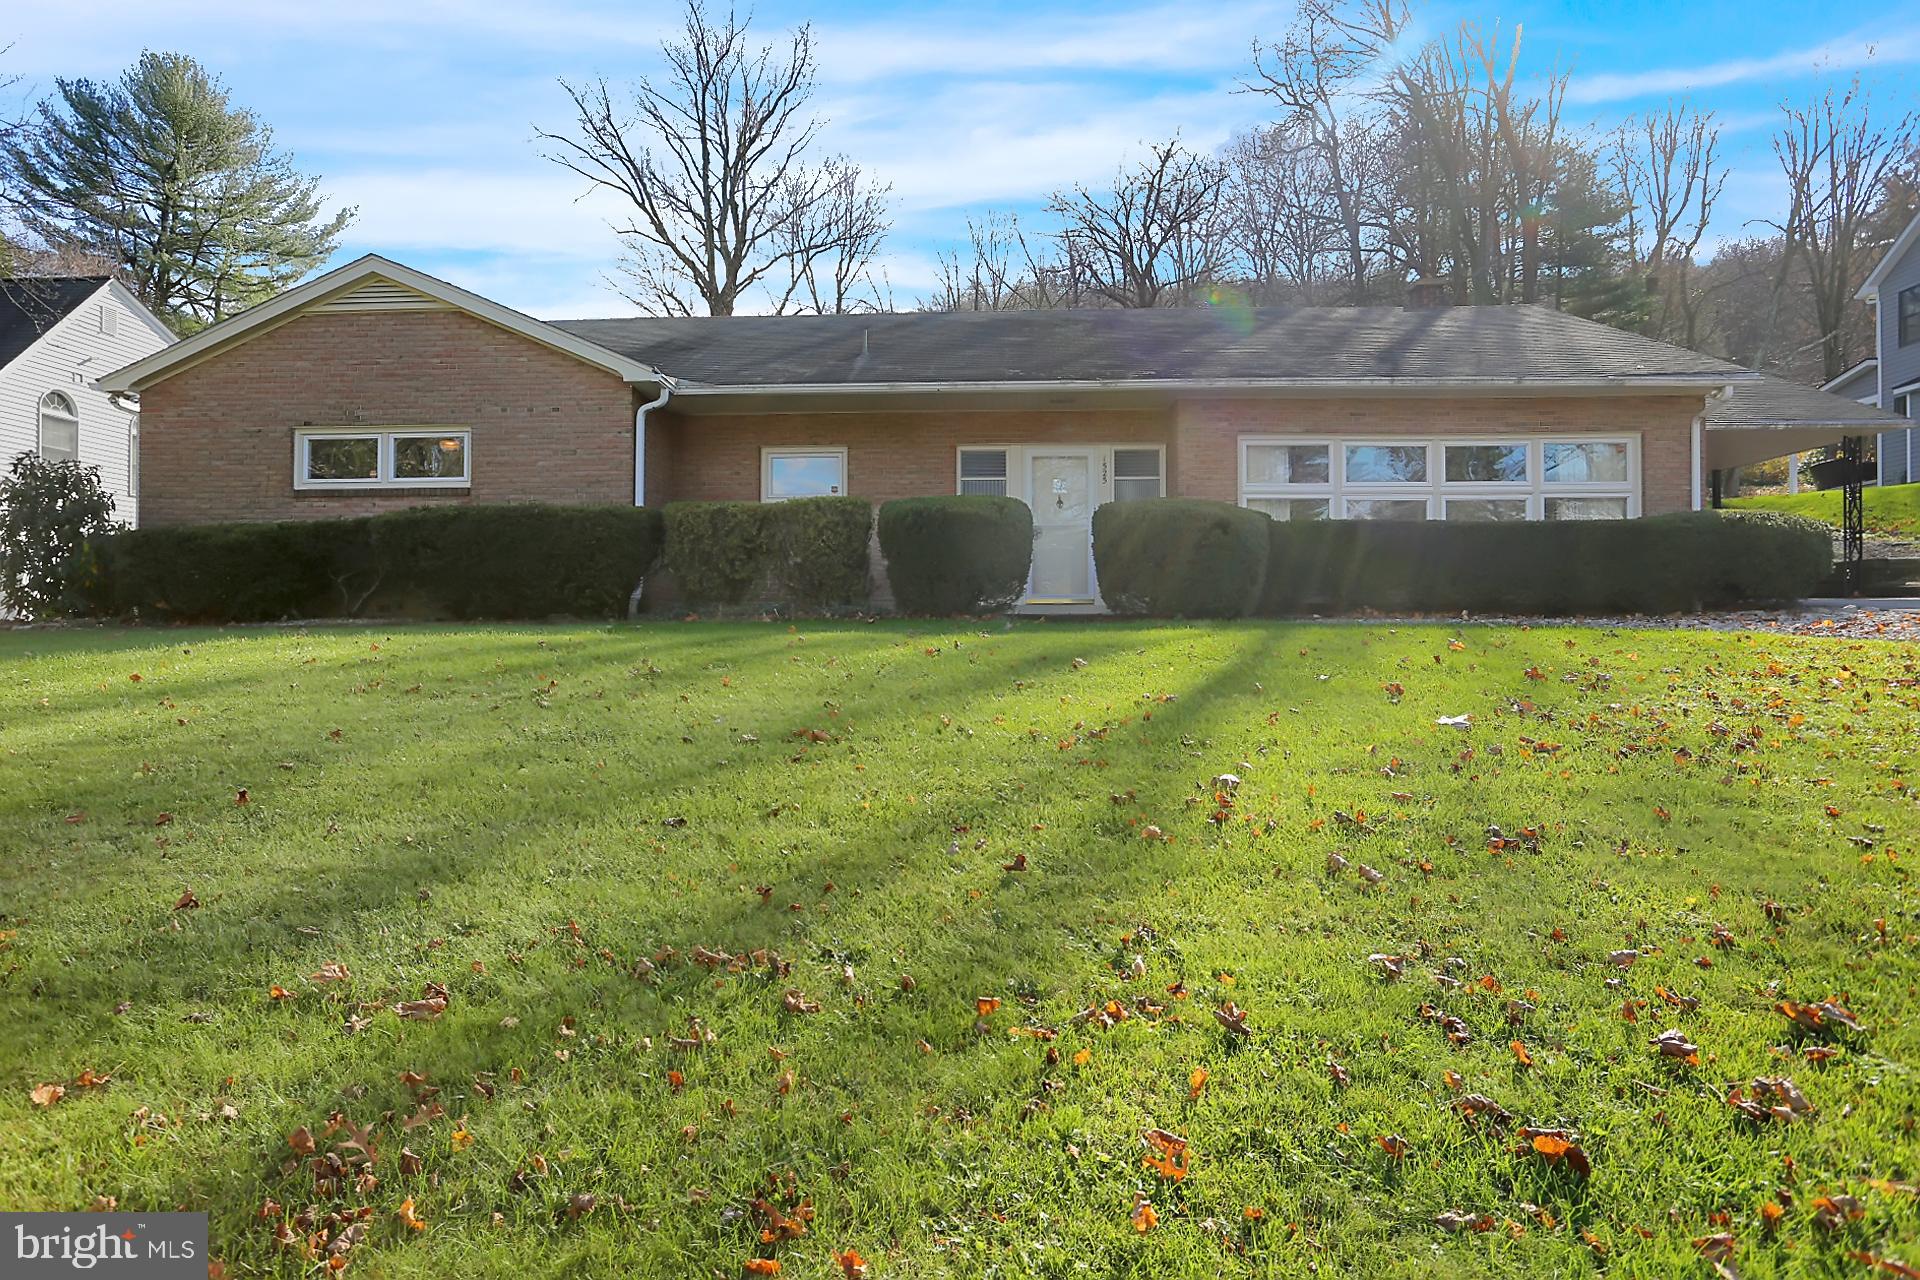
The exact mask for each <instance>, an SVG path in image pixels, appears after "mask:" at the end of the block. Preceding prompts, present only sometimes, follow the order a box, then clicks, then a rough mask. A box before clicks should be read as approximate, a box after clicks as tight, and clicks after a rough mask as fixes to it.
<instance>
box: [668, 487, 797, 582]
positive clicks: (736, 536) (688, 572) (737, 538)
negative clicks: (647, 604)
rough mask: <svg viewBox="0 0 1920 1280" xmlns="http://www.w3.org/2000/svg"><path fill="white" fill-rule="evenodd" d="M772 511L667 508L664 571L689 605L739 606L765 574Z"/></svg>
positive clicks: (726, 506)
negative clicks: (669, 573) (670, 574)
mask: <svg viewBox="0 0 1920 1280" xmlns="http://www.w3.org/2000/svg"><path fill="white" fill-rule="evenodd" d="M772 512H773V507H772V506H769V505H767V504H764V503H759V502H669V503H668V504H667V506H666V510H665V521H666V531H667V558H666V567H667V569H668V571H669V572H671V573H672V574H673V578H674V582H675V584H676V585H677V586H678V587H679V590H680V595H681V597H682V598H683V599H685V600H686V602H687V603H688V604H692V605H714V604H722V605H726V604H739V603H740V602H741V601H742V600H744V599H746V597H747V592H749V591H751V590H752V589H753V586H754V584H755V583H756V582H758V581H760V579H761V576H762V575H763V574H764V573H765V572H766V567H767V553H768V549H769V537H768V528H769V525H770V524H771V519H770V517H771V515H772Z"/></svg>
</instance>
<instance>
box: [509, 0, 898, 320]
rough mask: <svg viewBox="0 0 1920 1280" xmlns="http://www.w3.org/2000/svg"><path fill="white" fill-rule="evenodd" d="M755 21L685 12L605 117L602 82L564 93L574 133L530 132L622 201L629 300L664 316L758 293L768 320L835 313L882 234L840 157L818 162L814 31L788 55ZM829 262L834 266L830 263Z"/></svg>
mask: <svg viewBox="0 0 1920 1280" xmlns="http://www.w3.org/2000/svg"><path fill="white" fill-rule="evenodd" d="M749 21H750V19H749V20H743V19H741V18H739V17H738V16H737V15H736V14H735V13H734V12H733V11H732V10H731V9H729V10H728V11H727V13H726V16H725V17H724V18H718V17H710V16H709V15H708V13H707V10H706V7H705V6H704V4H702V3H701V0H688V4H687V11H686V18H685V25H684V30H683V35H682V38H681V39H680V40H678V41H670V42H668V43H667V44H665V45H663V46H662V50H661V51H662V53H663V54H664V55H665V58H666V63H667V69H666V73H665V75H664V76H663V77H662V78H661V79H660V80H659V81H657V82H656V81H655V80H652V79H647V78H642V79H641V80H640V81H639V82H638V83H637V84H635V85H634V86H633V88H632V92H631V103H630V105H629V106H627V107H625V108H618V107H616V106H615V105H614V100H613V94H612V91H611V90H610V89H609V88H608V85H607V82H606V81H605V80H604V79H602V80H596V81H593V82H591V83H583V84H570V83H568V82H567V81H564V80H563V81H561V82H560V83H561V87H562V88H563V89H565V90H566V93H567V96H568V98H569V99H570V100H571V102H572V103H573V108H574V117H575V118H574V126H573V131H572V132H570V133H551V132H547V131H546V130H536V132H537V133H538V136H539V137H540V139H541V141H542V142H543V143H545V144H546V148H547V150H546V156H547V158H548V159H550V160H552V161H553V162H554V163H556V164H559V165H561V166H562V167H564V168H566V169H570V170H572V171H573V172H574V173H577V174H579V175H580V176H581V177H583V178H585V179H586V180H587V181H588V182H589V183H591V184H592V188H591V189H593V190H606V191H610V192H612V193H613V194H614V195H616V196H618V197H620V198H621V199H622V200H624V201H625V202H626V203H627V204H629V205H631V206H632V208H631V212H630V213H629V214H628V216H627V217H626V218H625V219H624V220H623V221H620V222H617V223H615V224H614V230H615V232H616V233H617V234H618V235H619V236H620V238H621V241H622V242H623V244H624V246H625V248H626V250H627V255H628V256H627V261H626V262H625V264H624V268H625V270H626V272H627V274H628V276H629V277H630V279H631V281H632V284H633V288H632V291H631V292H628V293H627V296H628V297H629V298H630V299H631V300H632V301H633V302H635V303H636V304H638V305H640V306H642V307H645V308H647V309H648V310H650V311H654V312H657V313H661V314H666V315H692V314H694V313H695V312H696V310H698V309H704V310H705V311H706V312H707V313H709V314H711V315H719V316H724V315H732V314H733V312H734V310H735V308H736V307H737V306H739V305H740V302H741V300H742V298H743V297H746V296H747V295H748V294H749V293H750V292H751V291H753V290H755V289H756V288H758V289H760V290H762V291H763V292H764V293H765V294H766V295H767V300H768V302H769V304H770V305H771V307H772V309H773V310H775V311H784V310H787V309H789V308H791V307H793V306H794V305H795V304H796V299H804V301H803V302H802V303H801V305H805V304H806V303H811V302H822V301H824V302H826V303H828V304H830V305H845V302H846V299H847V297H848V296H850V295H849V294H848V292H847V291H846V290H844V289H842V288H841V287H840V285H839V284H838V283H832V282H838V281H840V280H841V279H842V278H843V277H844V278H845V279H846V280H847V281H848V282H849V284H850V282H851V281H852V280H854V279H857V278H859V277H860V276H861V275H862V274H863V273H865V272H866V270H867V268H868V267H869V266H870V265H871V263H872V260H873V257H874V254H875V252H876V251H877V248H878V245H879V243H880V240H881V238H882V237H883V236H884V234H885V231H886V225H885V198H886V194H887V192H886V189H884V188H874V187H871V186H869V185H868V184H867V183H866V181H865V178H864V175H862V174H861V172H860V169H859V167H858V166H857V165H854V164H853V163H852V162H851V161H849V160H847V159H846V158H845V157H842V156H833V157H829V158H826V159H824V160H821V161H817V162H816V161H814V160H813V159H812V158H811V153H812V151H813V148H814V144H815V142H816V141H817V140H818V137H819V133H820V128H821V121H820V120H819V119H818V118H816V117H814V116H811V115H809V114H808V113H807V111H806V107H807V104H808V102H809V101H810V100H811V99H812V97H813V89H814V77H815V55H814V47H813V33H812V29H811V28H809V27H806V26H802V27H801V28H799V30H797V31H795V32H794V33H793V34H792V35H791V36H790V37H789V40H788V43H787V46H786V48H785V49H784V51H776V50H775V48H774V47H773V46H771V45H761V46H758V47H755V46H753V45H751V44H750V43H749V42H748V26H749ZM829 263H831V264H833V265H831V266H829V265H826V264H829Z"/></svg>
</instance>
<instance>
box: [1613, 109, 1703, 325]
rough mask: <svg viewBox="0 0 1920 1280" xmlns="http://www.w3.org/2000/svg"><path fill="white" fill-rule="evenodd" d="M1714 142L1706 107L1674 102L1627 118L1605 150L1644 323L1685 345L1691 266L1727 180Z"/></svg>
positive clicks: (1693, 289) (1696, 293) (1697, 311)
mask: <svg viewBox="0 0 1920 1280" xmlns="http://www.w3.org/2000/svg"><path fill="white" fill-rule="evenodd" d="M1719 148H1720V125H1719V123H1718V122H1717V121H1716V120H1715V119H1714V117H1713V113H1712V112H1711V111H1698V110H1695V109H1694V108H1693V107H1691V106H1690V105H1688V104H1687V103H1685V102H1679V103H1673V104H1670V105H1669V106H1668V107H1667V108H1666V110H1664V111H1660V112H1648V113H1647V114H1646V115H1644V116H1640V117H1635V118H1629V119H1627V120H1626V121H1625V122H1624V123H1622V124H1621V126H1620V127H1619V129H1617V130H1616V131H1615V132H1614V135H1613V138H1612V140H1611V142H1610V144H1609V147H1608V151H1607V160H1608V164H1609V166H1610V168H1611V170H1612V174H1613V182H1614V185H1615V186H1616V187H1617V188H1618V189H1619V191H1620V193H1621V195H1622V196H1624V197H1625V199H1626V205H1627V217H1626V225H1625V241H1626V246H1627V251H1628V252H1629V253H1630V254H1631V255H1632V258H1633V266H1634V268H1635V270H1636V271H1637V272H1638V274H1639V275H1640V278H1641V284H1642V289H1643V291H1644V294H1645V297H1646V300H1647V304H1648V305H1649V306H1650V307H1651V308H1652V312H1651V314H1650V315H1649V317H1648V324H1649V327H1650V330H1651V332H1652V333H1653V335H1654V336H1655V337H1659V338H1666V339H1668V340H1670V341H1675V342H1679V343H1682V344H1683V345H1686V346H1693V345H1695V344H1696V343H1697V342H1698V341H1699V339H1700V322H1701V303H1702V301H1703V299H1702V296H1701V293H1700V290H1699V289H1698V287H1697V286H1696V284H1695V281H1694V279H1693V275H1694V271H1693V269H1694V266H1695V261H1696V258H1697V256H1698V254H1699V251H1700V245H1701V242H1702V241H1703V240H1704V239H1705V238H1706V234H1707V227H1708V225H1709V224H1710V223H1711V222H1712V219H1713V209H1714V205H1715V204H1716V203H1717V202H1718V200H1719V198H1720V191H1721V188H1723V187H1724V186H1726V182H1727V168H1726V166H1725V165H1724V164H1723V163H1722V162H1721V160H1720V154H1719Z"/></svg>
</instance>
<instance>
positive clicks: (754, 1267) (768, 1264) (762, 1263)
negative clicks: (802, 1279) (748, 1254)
mask: <svg viewBox="0 0 1920 1280" xmlns="http://www.w3.org/2000/svg"><path fill="white" fill-rule="evenodd" d="M745 1265H746V1272H747V1274H748V1275H750V1276H777V1275H779V1274H780V1264H779V1263H778V1262H776V1261H774V1260H773V1259H772V1258H748V1259H747V1261H746V1264H745Z"/></svg>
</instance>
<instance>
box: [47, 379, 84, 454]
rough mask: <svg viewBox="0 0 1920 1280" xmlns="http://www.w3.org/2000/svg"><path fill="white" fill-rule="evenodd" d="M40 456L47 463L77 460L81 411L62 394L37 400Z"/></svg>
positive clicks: (68, 397)
mask: <svg viewBox="0 0 1920 1280" xmlns="http://www.w3.org/2000/svg"><path fill="white" fill-rule="evenodd" d="M40 456H41V457H43V458H45V459H46V460H47V461H49V462H78V461H79V460H80V410H79V409H77V408H75V407H74V403H73V397H72V396H70V395H68V394H67V393H66V392H64V391H49V392H47V394H45V395H44V396H41V397H40Z"/></svg>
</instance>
